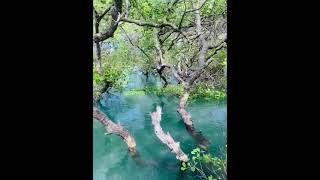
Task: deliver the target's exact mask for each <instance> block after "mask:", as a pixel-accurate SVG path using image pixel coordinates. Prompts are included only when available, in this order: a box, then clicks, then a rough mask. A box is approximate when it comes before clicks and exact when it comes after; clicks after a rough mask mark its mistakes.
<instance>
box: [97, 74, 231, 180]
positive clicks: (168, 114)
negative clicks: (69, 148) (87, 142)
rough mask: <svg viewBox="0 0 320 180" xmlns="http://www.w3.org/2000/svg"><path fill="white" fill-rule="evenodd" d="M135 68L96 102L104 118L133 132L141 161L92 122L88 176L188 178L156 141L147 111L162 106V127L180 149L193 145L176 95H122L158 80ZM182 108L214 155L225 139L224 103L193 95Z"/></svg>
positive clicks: (109, 178) (144, 179)
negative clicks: (122, 86) (119, 87)
mask: <svg viewBox="0 0 320 180" xmlns="http://www.w3.org/2000/svg"><path fill="white" fill-rule="evenodd" d="M139 73H140V72H135V73H133V74H132V75H130V78H129V79H130V81H129V83H128V85H127V86H126V88H125V89H124V90H123V91H122V92H113V93H112V94H108V95H106V96H105V97H104V98H103V99H102V100H101V103H100V108H101V110H102V111H103V112H104V113H106V114H107V115H108V116H109V117H110V119H112V120H113V121H114V122H116V123H120V124H121V125H122V126H124V127H125V128H127V129H128V130H129V131H130V132H131V133H132V135H133V136H134V138H135V140H136V143H137V150H138V152H139V154H140V157H141V159H142V160H143V161H144V162H145V164H144V165H139V164H137V163H136V161H134V160H133V158H132V157H131V156H130V155H129V154H128V151H127V146H126V144H125V143H124V142H123V141H122V140H121V138H120V137H118V136H116V135H105V133H106V132H105V129H104V127H103V126H102V125H101V124H100V123H99V122H98V121H94V122H93V179H94V180H122V179H123V180H150V179H152V180H171V179H192V178H191V177H190V176H187V175H183V174H181V173H180V172H179V168H180V167H179V161H178V160H177V159H176V158H175V155H174V154H173V153H171V152H170V150H169V149H168V147H167V146H166V145H164V144H162V143H161V142H160V140H159V139H158V138H157V137H156V135H155V134H154V131H153V126H152V123H151V118H150V112H153V111H155V109H156V106H157V105H160V106H161V107H162V112H163V115H162V121H161V126H162V128H163V130H164V131H165V132H167V131H168V132H169V133H170V134H171V135H172V137H173V138H174V139H175V140H176V141H178V142H180V146H181V148H182V150H183V151H184V152H185V153H189V154H190V151H191V150H192V149H193V148H195V147H196V144H195V141H194V140H193V139H192V137H191V136H190V135H189V134H188V132H187V131H186V129H185V126H184V124H183V121H182V120H181V118H180V116H179V114H178V113H177V107H178V101H179V99H178V97H174V96H156V95H142V96H141V95H140V96H125V95H124V92H125V91H128V90H130V89H133V88H142V87H143V86H145V85H146V84H147V85H150V83H151V84H152V85H155V86H159V85H161V81H160V80H159V79H158V78H156V77H153V76H151V77H150V78H149V82H146V81H145V77H144V76H142V75H141V74H139ZM188 111H189V112H190V113H191V116H192V118H193V121H194V125H195V128H196V130H197V131H202V133H203V135H204V136H205V137H206V138H207V139H209V140H210V141H211V142H212V144H211V146H210V148H209V151H210V152H211V153H212V154H214V155H219V153H220V151H219V148H220V147H223V146H224V145H225V144H226V136H227V135H226V132H227V107H226V102H207V101H204V100H197V101H195V102H192V103H190V104H189V105H188Z"/></svg>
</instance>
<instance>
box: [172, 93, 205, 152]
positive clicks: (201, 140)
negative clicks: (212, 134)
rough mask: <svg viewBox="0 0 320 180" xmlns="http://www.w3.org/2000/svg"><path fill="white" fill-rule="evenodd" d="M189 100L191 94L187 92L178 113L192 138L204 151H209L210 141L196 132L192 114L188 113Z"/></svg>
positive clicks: (182, 98)
mask: <svg viewBox="0 0 320 180" xmlns="http://www.w3.org/2000/svg"><path fill="white" fill-rule="evenodd" d="M188 98H189V93H188V92H186V93H184V94H183V96H181V98H180V102H179V108H178V112H179V114H180V115H181V117H182V120H183V122H184V124H185V126H186V129H187V131H188V133H189V134H190V135H191V136H192V138H193V139H194V140H195V141H196V143H197V145H198V146H199V147H200V148H202V149H204V150H207V149H208V148H209V146H210V141H209V140H207V139H206V138H205V137H204V136H203V135H202V133H201V132H196V130H195V128H194V126H193V121H192V118H191V115H190V113H188V111H187V101H188Z"/></svg>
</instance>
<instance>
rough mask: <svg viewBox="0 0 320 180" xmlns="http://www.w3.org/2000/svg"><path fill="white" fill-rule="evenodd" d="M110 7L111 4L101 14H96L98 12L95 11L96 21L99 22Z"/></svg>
mask: <svg viewBox="0 0 320 180" xmlns="http://www.w3.org/2000/svg"><path fill="white" fill-rule="evenodd" d="M111 8H112V5H111V6H109V7H108V8H107V9H106V10H105V11H104V12H103V13H102V14H101V15H98V13H96V19H97V22H98V23H100V21H101V20H102V18H103V17H104V16H105V15H106V14H107V13H108V12H109V11H110V9H111ZM97 15H98V17H97Z"/></svg>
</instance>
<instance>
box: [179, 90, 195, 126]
mask: <svg viewBox="0 0 320 180" xmlns="http://www.w3.org/2000/svg"><path fill="white" fill-rule="evenodd" d="M188 98H189V93H188V92H186V93H184V94H183V95H182V96H181V98H180V102H179V108H178V112H179V113H180V115H181V117H182V120H183V122H184V124H185V125H186V127H187V129H190V130H194V128H193V122H192V119H191V115H190V114H189V113H188V112H187V110H186V106H187V101H188Z"/></svg>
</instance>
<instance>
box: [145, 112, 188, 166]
mask: <svg viewBox="0 0 320 180" xmlns="http://www.w3.org/2000/svg"><path fill="white" fill-rule="evenodd" d="M151 119H152V124H153V126H154V132H155V134H156V135H157V137H158V138H159V139H160V141H161V142H163V143H164V144H166V145H167V146H168V147H169V149H170V150H171V151H172V152H173V153H175V154H176V158H177V159H178V160H180V161H181V162H187V161H188V160H189V158H188V156H187V155H186V154H185V153H184V152H183V151H182V149H181V148H180V143H179V142H175V141H174V139H173V138H172V136H171V135H170V134H169V132H167V133H164V132H163V130H162V128H161V126H160V121H161V107H160V106H157V111H156V112H152V113H151Z"/></svg>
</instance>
